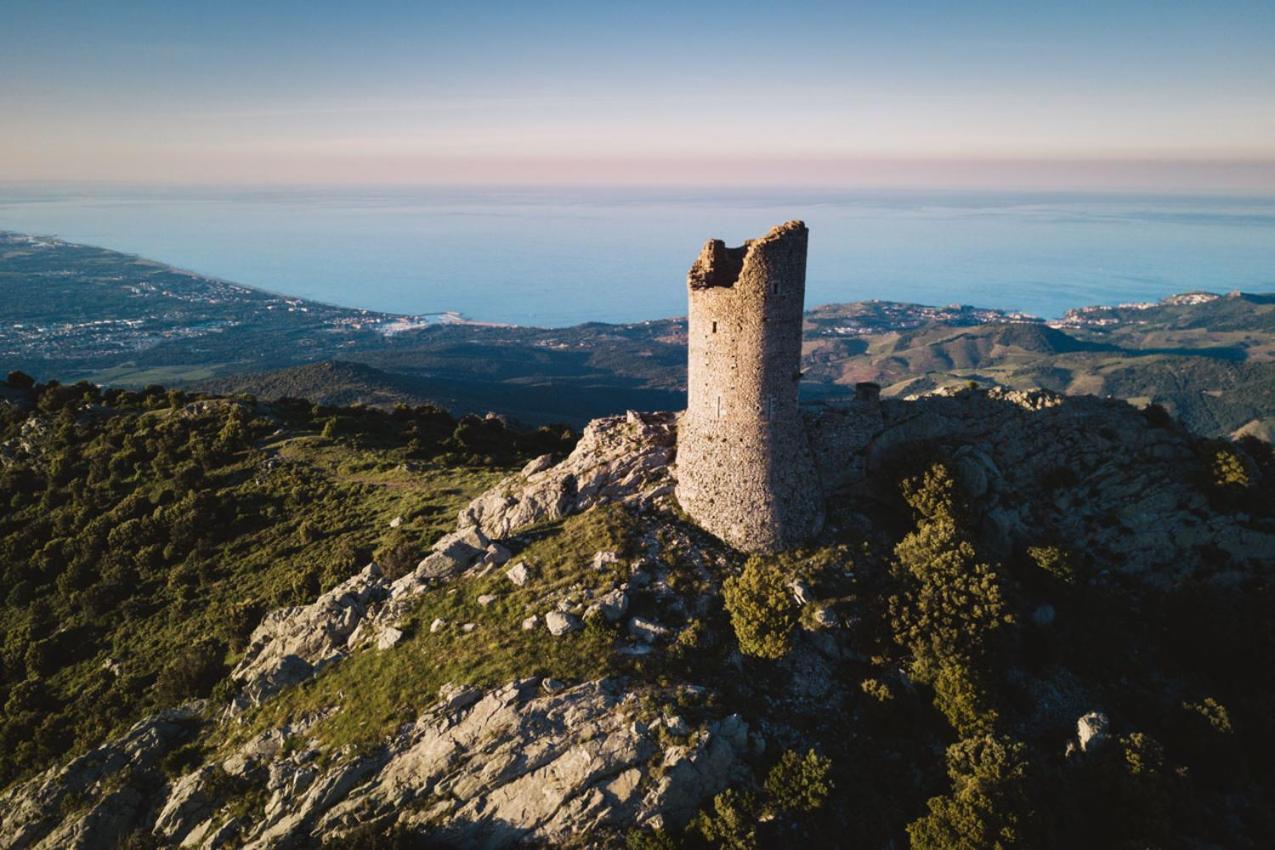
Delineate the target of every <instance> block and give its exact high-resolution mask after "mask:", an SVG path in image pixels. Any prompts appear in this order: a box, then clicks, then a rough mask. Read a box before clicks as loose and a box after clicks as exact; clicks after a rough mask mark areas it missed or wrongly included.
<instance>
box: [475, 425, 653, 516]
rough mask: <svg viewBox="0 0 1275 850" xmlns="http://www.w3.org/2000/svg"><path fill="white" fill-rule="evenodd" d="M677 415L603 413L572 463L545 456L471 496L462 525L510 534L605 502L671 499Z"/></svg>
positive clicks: (572, 456) (582, 440) (587, 431)
mask: <svg viewBox="0 0 1275 850" xmlns="http://www.w3.org/2000/svg"><path fill="white" fill-rule="evenodd" d="M674 420H675V417H674V415H673V414H671V413H656V414H641V415H638V414H635V415H634V416H633V417H632V418H629V417H622V416H613V417H609V418H606V419H595V420H593V421H592V422H590V423H589V424H588V425H587V426H586V427H585V429H584V433H583V434H582V435H581V438H580V442H579V443H577V444H576V447H575V449H574V450H573V451H572V452H571V454H570V455H569V456H568V457H567V458H566V459H565V460H564V461H562V462H561V463H558V464H553V465H545V464H547V463H548V461H547V460H546V459H545V458H537V459H536V460H535V461H533V462H532V463H530V464H528V465H527V466H526V467H524V468H523V470H522V471H520V472H519V473H518V474H516V475H513V476H510V477H509V478H507V479H505V480H504V481H502V482H500V483H499V484H497V485H496V486H495V487H493V488H492V489H491V490H488V491H487V492H486V493H483V494H482V495H481V496H479V497H478V498H476V499H474V501H472V502H470V504H469V506H468V507H466V508H465V509H464V510H462V511H461V513H460V518H459V522H458V525H459V526H474V527H477V528H480V529H482V531H483V533H485V534H486V535H488V536H489V537H493V538H507V537H509V536H510V535H511V534H512V533H513V532H515V531H517V530H518V529H520V528H525V527H527V526H529V525H534V524H535V523H538V522H544V521H549V520H555V519H561V518H563V517H565V516H569V515H571V514H575V513H581V512H583V511H586V510H588V509H589V508H591V507H593V506H594V505H597V504H602V503H605V502H618V503H622V504H633V505H637V506H644V505H649V504H652V503H653V502H655V501H657V500H659V499H661V498H665V497H667V495H668V493H669V492H670V491H671V484H672V478H671V475H670V472H669V461H670V460H672V457H673V442H674V434H673V424H674Z"/></svg>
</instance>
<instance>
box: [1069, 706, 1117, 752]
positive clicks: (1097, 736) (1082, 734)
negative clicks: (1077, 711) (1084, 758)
mask: <svg viewBox="0 0 1275 850" xmlns="http://www.w3.org/2000/svg"><path fill="white" fill-rule="evenodd" d="M1110 728H1111V721H1110V720H1108V719H1107V715H1105V714H1103V713H1102V712H1101V711H1091V712H1089V713H1088V714H1086V715H1085V716H1084V717H1081V718H1080V719H1079V720H1077V721H1076V742H1077V743H1078V744H1079V745H1080V751H1081V752H1082V753H1087V752H1089V751H1090V750H1093V749H1096V748H1098V747H1101V746H1102V745H1103V744H1104V743H1106V741H1107V730H1108V729H1110Z"/></svg>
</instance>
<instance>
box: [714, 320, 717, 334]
mask: <svg viewBox="0 0 1275 850" xmlns="http://www.w3.org/2000/svg"><path fill="white" fill-rule="evenodd" d="M713 333H717V322H713Z"/></svg>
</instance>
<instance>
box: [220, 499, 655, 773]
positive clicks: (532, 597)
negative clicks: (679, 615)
mask: <svg viewBox="0 0 1275 850" xmlns="http://www.w3.org/2000/svg"><path fill="white" fill-rule="evenodd" d="M634 534H635V526H634V523H633V521H632V519H631V518H630V517H629V516H628V514H627V513H626V512H625V511H623V510H622V509H619V508H600V509H596V510H592V511H589V512H587V513H585V514H581V515H580V516H575V517H571V518H569V519H567V520H566V521H565V522H560V523H554V524H552V525H548V526H543V527H540V528H537V529H533V530H531V531H530V532H528V533H527V534H526V535H524V537H523V538H522V539H521V540H520V541H515V543H516V544H517V543H519V542H523V543H525V546H524V548H522V549H521V551H519V552H518V553H517V555H515V561H518V560H522V561H524V562H526V563H527V564H528V565H529V566H530V567H531V569H532V572H533V578H532V580H531V581H529V582H528V583H527V585H526V586H525V587H522V588H519V587H516V586H515V585H514V584H513V583H512V582H511V581H509V579H508V578H507V577H506V576H505V574H504V569H503V568H501V569H498V570H493V571H492V572H490V573H488V574H487V575H485V576H481V577H477V578H462V579H460V580H457V581H454V582H452V583H450V584H446V585H441V586H439V587H437V588H434V589H431V590H429V591H427V592H426V593H425V594H424V595H423V596H422V597H421V599H420V601H419V604H418V605H417V606H416V608H415V610H414V611H413V612H412V614H411V615H410V616H409V617H408V619H407V621H406V622H405V623H404V624H402V625H401V627H402V628H404V630H405V632H406V635H407V636H406V637H405V638H404V639H403V640H402V641H401V642H400V643H399V644H398V645H397V646H395V647H392V648H391V649H388V650H383V651H378V650H375V649H370V648H369V649H365V650H363V651H361V652H358V653H355V654H354V655H353V656H351V657H350V658H348V659H346V660H344V661H341V662H340V663H338V664H336V665H334V666H333V667H331V668H329V669H328V670H327V671H325V672H324V673H322V674H320V675H319V676H318V677H316V678H315V679H313V680H311V681H309V682H307V683H305V684H302V685H300V686H297V687H295V688H291V689H289V690H286V691H284V692H282V693H280V694H278V695H277V696H275V697H274V698H273V699H271V700H270V701H269V702H267V703H266V704H265V705H264V706H262V707H260V708H259V709H257V710H256V711H255V712H253V713H252V714H251V715H250V716H249V718H248V721H249V722H248V723H247V724H246V725H245V726H242V727H239V728H237V729H235V730H232V731H233V738H232V741H241V740H244V739H246V738H248V737H250V736H251V735H252V734H255V733H256V732H258V731H261V730H263V729H268V728H278V727H281V726H283V725H286V724H287V723H289V721H290V720H292V719H296V718H299V717H303V716H306V715H309V714H313V713H316V712H320V711H323V710H326V709H329V708H335V709H336V710H335V711H333V712H332V713H331V714H330V715H329V716H327V717H325V718H324V719H323V720H321V721H319V723H318V724H317V725H316V726H315V728H314V731H313V733H312V734H313V735H314V736H315V737H316V738H317V739H318V740H319V741H320V743H321V744H322V745H324V746H325V747H327V748H329V749H330V750H332V749H339V748H342V747H346V746H354V747H356V748H363V747H370V746H373V745H375V744H377V743H378V742H381V741H383V740H384V739H385V737H386V736H387V735H388V734H389V733H391V732H392V731H393V730H394V729H395V728H396V727H397V726H398V725H400V724H401V723H404V722H406V721H409V720H412V719H413V718H415V717H416V716H417V715H418V714H419V713H420V712H421V710H423V709H424V708H426V707H428V706H429V705H431V704H433V703H434V702H435V701H436V698H437V693H438V690H439V688H440V687H441V686H442V685H444V684H446V683H449V682H452V683H457V684H465V685H474V686H477V687H482V688H490V687H495V686H497V685H501V684H504V683H506V682H509V681H512V680H514V679H520V678H526V677H529V676H552V677H554V678H559V679H563V680H564V681H568V682H572V681H581V680H586V679H591V678H596V677H599V676H605V675H609V674H614V673H618V672H621V669H622V666H621V665H622V663H623V662H622V660H621V659H620V658H619V657H618V656H616V655H615V653H614V652H613V651H612V648H613V644H614V643H615V641H616V639H617V638H618V637H619V630H618V628H617V627H613V626H606V625H603V624H601V623H597V622H590V623H588V624H586V626H585V628H584V629H583V630H581V631H579V632H575V633H573V634H567V635H563V636H560V637H554V636H553V635H550V634H549V632H548V631H547V630H546V629H545V627H544V624H543V615H544V614H545V613H546V612H547V611H549V610H552V609H553V608H554V607H556V603H557V600H558V599H560V598H562V597H563V596H565V597H566V598H567V599H569V600H574V601H576V602H578V603H579V604H581V605H583V604H584V603H585V602H586V601H587V599H588V598H589V597H590V595H591V594H593V595H596V594H597V593H599V592H603V591H605V590H608V589H610V588H611V587H612V586H614V584H615V583H616V582H618V581H621V580H623V578H625V577H627V571H628V564H627V561H626V560H625V559H624V558H623V557H622V558H621V561H620V563H618V564H608V565H606V566H604V567H603V568H602V569H594V567H593V556H594V554H595V553H596V552H598V551H604V550H612V551H617V552H619V553H621V555H622V556H623V555H624V554H625V553H627V552H630V551H632V547H633V545H634V542H635V541H634ZM489 594H490V595H494V596H496V599H495V601H492V602H490V603H489V604H488V605H487V606H485V607H484V606H483V605H480V604H479V602H478V597H480V596H484V595H489ZM531 614H538V615H540V616H541V618H542V620H541V622H540V623H538V624H537V626H536V627H535V628H534V629H531V630H524V629H523V628H522V621H523V620H524V619H525V618H526V617H528V616H530V615H531ZM435 619H442V620H444V621H446V624H447V625H446V626H445V627H443V628H442V629H440V630H439V631H438V632H436V633H432V634H431V633H430V631H429V627H430V624H431V623H433V622H434V620H435ZM466 623H473V624H474V629H473V630H472V631H471V632H465V631H463V630H462V626H463V625H465V624H466Z"/></svg>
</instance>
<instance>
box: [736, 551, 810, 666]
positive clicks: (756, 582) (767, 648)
mask: <svg viewBox="0 0 1275 850" xmlns="http://www.w3.org/2000/svg"><path fill="white" fill-rule="evenodd" d="M722 597H723V599H724V601H725V604H726V610H727V611H728V612H729V613H730V621H731V625H732V626H733V627H734V629H735V637H736V638H737V639H738V640H739V649H740V651H741V652H743V653H745V654H746V655H755V656H757V657H758V658H770V659H775V658H782V657H784V655H786V654H787V653H788V650H789V648H790V647H791V645H792V631H793V628H794V627H795V626H796V625H797V606H796V603H794V602H793V600H792V597H791V596H790V595H789V593H788V587H787V585H786V581H785V576H784V574H783V571H782V570H780V569H779V567H778V566H776V565H774V564H772V563H769V562H767V561H766V560H765V559H763V558H761V557H759V556H753V557H751V558H749V559H748V561H747V563H745V564H744V569H743V572H741V573H740V574H739V575H738V576H731V577H730V578H728V579H726V581H725V583H724V584H723V585H722Z"/></svg>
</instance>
